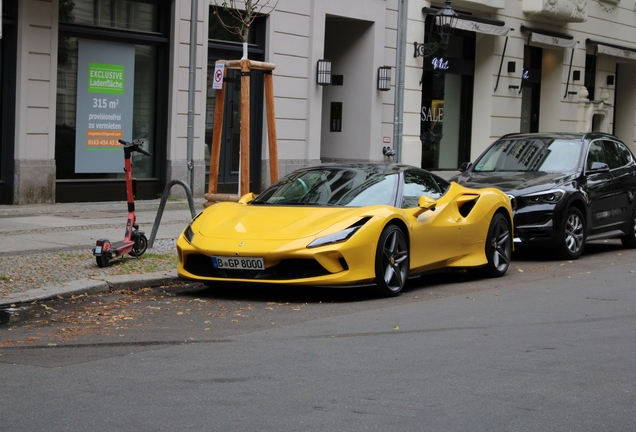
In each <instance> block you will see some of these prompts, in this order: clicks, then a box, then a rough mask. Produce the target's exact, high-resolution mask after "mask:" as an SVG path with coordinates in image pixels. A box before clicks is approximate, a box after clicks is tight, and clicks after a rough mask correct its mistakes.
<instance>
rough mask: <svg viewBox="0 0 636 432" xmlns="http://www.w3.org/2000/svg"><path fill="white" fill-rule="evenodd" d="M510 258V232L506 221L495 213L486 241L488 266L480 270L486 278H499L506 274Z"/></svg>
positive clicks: (499, 214)
mask: <svg viewBox="0 0 636 432" xmlns="http://www.w3.org/2000/svg"><path fill="white" fill-rule="evenodd" d="M511 258H512V232H511V229H510V223H509V222H508V219H506V217H505V216H504V215H502V214H501V213H496V214H495V215H494V216H493V218H492V220H491V221H490V228H488V238H487V239H486V259H487V260H488V264H486V265H485V266H484V267H482V268H481V270H482V272H483V274H484V275H485V276H488V277H501V276H503V275H505V274H506V272H507V271H508V267H510V260H511Z"/></svg>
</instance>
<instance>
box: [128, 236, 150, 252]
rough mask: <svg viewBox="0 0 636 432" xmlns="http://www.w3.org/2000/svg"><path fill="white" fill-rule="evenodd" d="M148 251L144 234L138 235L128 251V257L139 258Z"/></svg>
mask: <svg viewBox="0 0 636 432" xmlns="http://www.w3.org/2000/svg"><path fill="white" fill-rule="evenodd" d="M146 249H148V239H147V238H146V236H145V235H144V234H140V235H139V236H137V240H136V241H135V245H134V246H133V248H132V250H131V251H130V253H129V255H130V256H134V257H140V256H142V255H143V254H144V252H146Z"/></svg>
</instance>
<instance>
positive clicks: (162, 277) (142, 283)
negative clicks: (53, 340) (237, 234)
mask: <svg viewBox="0 0 636 432" xmlns="http://www.w3.org/2000/svg"><path fill="white" fill-rule="evenodd" d="M178 281H183V279H180V278H179V277H178V276H177V271H176V270H172V271H160V272H155V273H145V274H133V275H115V276H108V277H106V278H103V279H78V280H75V281H71V282H66V283H63V284H60V285H55V286H52V287H48V288H36V289H32V290H28V291H24V292H20V293H16V294H12V295H9V296H7V297H2V298H0V308H2V307H9V306H11V305H18V304H24V303H33V302H35V301H45V300H51V299H53V298H58V297H62V298H65V297H72V296H75V295H82V294H99V293H105V292H112V291H116V290H120V289H128V290H135V289H141V288H145V287H157V286H161V285H165V284H168V283H171V282H178Z"/></svg>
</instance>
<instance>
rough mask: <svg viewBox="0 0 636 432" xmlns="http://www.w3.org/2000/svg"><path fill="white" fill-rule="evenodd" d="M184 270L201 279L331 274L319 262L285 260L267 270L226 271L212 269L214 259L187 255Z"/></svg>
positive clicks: (301, 276) (290, 277)
mask: <svg viewBox="0 0 636 432" xmlns="http://www.w3.org/2000/svg"><path fill="white" fill-rule="evenodd" d="M185 260H186V261H185V264H184V266H183V268H184V269H185V270H186V271H187V272H189V273H191V274H193V275H195V276H199V277H204V278H205V277H211V278H218V279H260V280H289V279H306V278H313V277H318V276H325V275H328V274H330V273H329V272H328V271H327V270H326V269H325V268H324V267H323V266H321V265H320V263H318V261H315V260H312V259H290V260H284V261H281V262H280V263H278V264H276V265H275V266H272V267H269V268H266V269H265V270H260V271H255V270H225V269H215V268H214V267H212V259H211V258H210V257H209V256H206V255H201V254H193V255H187V256H186V257H185Z"/></svg>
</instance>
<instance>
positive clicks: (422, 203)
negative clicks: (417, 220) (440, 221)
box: [413, 195, 437, 217]
mask: <svg viewBox="0 0 636 432" xmlns="http://www.w3.org/2000/svg"><path fill="white" fill-rule="evenodd" d="M436 206H437V201H436V200H434V199H433V198H431V197H429V196H426V195H422V196H421V197H420V199H419V200H418V202H417V207H418V209H417V210H415V213H413V216H415V217H418V216H419V215H421V214H422V213H424V212H425V211H429V210H430V211H435V207H436Z"/></svg>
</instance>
